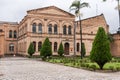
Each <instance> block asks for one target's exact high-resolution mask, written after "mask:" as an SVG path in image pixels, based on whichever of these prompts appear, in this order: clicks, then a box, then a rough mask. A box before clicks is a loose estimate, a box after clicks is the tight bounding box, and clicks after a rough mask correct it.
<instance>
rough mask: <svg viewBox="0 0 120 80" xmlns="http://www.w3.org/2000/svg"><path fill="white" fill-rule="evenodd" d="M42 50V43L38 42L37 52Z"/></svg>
mask: <svg viewBox="0 0 120 80" xmlns="http://www.w3.org/2000/svg"><path fill="white" fill-rule="evenodd" d="M41 48H42V42H38V51H40V49H41Z"/></svg>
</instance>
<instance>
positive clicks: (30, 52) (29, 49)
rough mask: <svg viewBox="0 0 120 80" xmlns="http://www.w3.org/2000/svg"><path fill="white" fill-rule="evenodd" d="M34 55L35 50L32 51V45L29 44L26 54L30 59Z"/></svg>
mask: <svg viewBox="0 0 120 80" xmlns="http://www.w3.org/2000/svg"><path fill="white" fill-rule="evenodd" d="M34 53H35V49H34V45H33V43H32V42H31V43H30V45H29V48H28V54H29V55H30V57H32V55H33V54H34Z"/></svg>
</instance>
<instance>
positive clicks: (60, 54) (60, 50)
mask: <svg viewBox="0 0 120 80" xmlns="http://www.w3.org/2000/svg"><path fill="white" fill-rule="evenodd" d="M63 54H64V49H63V44H62V42H61V43H60V45H59V49H58V55H59V56H63Z"/></svg>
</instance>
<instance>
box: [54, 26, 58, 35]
mask: <svg viewBox="0 0 120 80" xmlns="http://www.w3.org/2000/svg"><path fill="white" fill-rule="evenodd" d="M57 33H58V32H57V24H55V25H54V34H57Z"/></svg>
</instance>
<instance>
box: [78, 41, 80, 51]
mask: <svg viewBox="0 0 120 80" xmlns="http://www.w3.org/2000/svg"><path fill="white" fill-rule="evenodd" d="M79 50H80V46H79V43H77V52H79Z"/></svg>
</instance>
